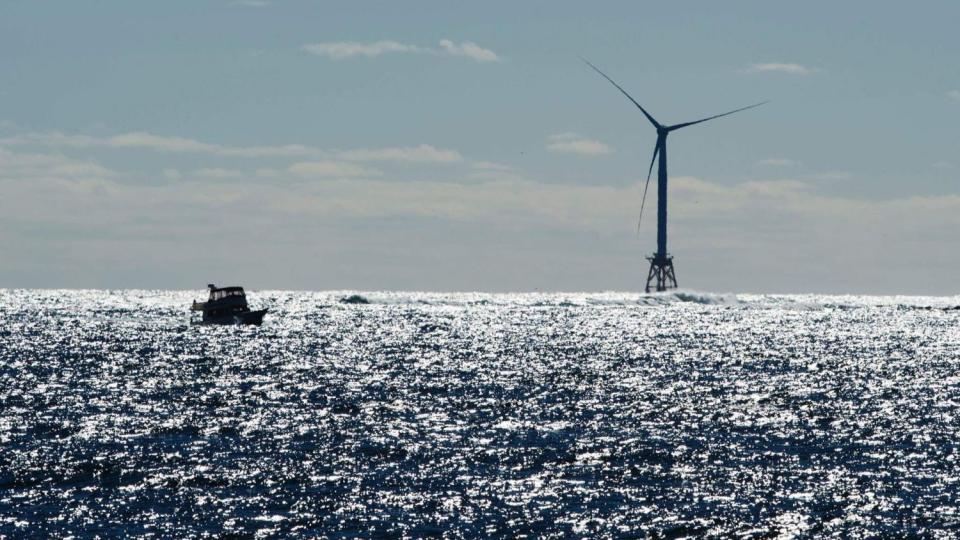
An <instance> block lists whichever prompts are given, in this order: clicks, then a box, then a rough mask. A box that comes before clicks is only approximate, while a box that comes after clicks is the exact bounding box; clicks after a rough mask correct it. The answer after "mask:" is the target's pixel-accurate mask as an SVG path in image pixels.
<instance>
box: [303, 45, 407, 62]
mask: <svg viewBox="0 0 960 540" xmlns="http://www.w3.org/2000/svg"><path fill="white" fill-rule="evenodd" d="M302 49H303V50H304V51H306V52H308V53H311V54H315V55H317V56H326V57H327V58H331V59H333V60H343V59H344V58H352V57H354V56H366V57H367V58H373V57H375V56H380V55H382V54H387V53H418V52H423V51H424V50H423V49H421V48H420V47H416V46H414V45H404V44H403V43H397V42H396V41H374V42H372V43H361V42H357V41H338V42H330V43H308V44H306V45H304V46H303V47H302Z"/></svg>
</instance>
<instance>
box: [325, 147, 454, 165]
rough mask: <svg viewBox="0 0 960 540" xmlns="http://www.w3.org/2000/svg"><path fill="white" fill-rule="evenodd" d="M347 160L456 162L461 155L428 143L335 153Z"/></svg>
mask: <svg viewBox="0 0 960 540" xmlns="http://www.w3.org/2000/svg"><path fill="white" fill-rule="evenodd" d="M337 157H339V158H340V159H346V160H349V161H409V162H414V163H456V162H459V161H462V160H463V157H462V156H461V155H460V153H459V152H457V151H456V150H442V149H440V148H435V147H433V146H430V145H429V144H421V145H420V146H414V147H409V148H379V149H373V150H367V149H360V150H346V151H342V152H338V153H337Z"/></svg>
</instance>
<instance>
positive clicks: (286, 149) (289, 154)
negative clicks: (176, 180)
mask: <svg viewBox="0 0 960 540" xmlns="http://www.w3.org/2000/svg"><path fill="white" fill-rule="evenodd" d="M29 145H40V146H47V147H51V148H58V147H65V148H117V149H145V150H153V151H157V152H169V153H182V154H205V155H211V156H220V157H239V158H284V157H286V158H304V157H307V158H334V159H341V160H346V161H399V162H412V163H457V162H460V161H462V160H463V157H462V156H461V155H460V153H459V152H457V151H456V150H448V149H442V148H437V147H435V146H431V145H429V144H421V145H418V146H412V147H388V148H372V149H365V148H361V149H354V150H328V149H323V148H317V147H312V146H307V145H302V144H287V145H278V146H226V145H222V144H214V143H207V142H203V141H198V140H195V139H189V138H185V137H171V136H163V135H155V134H152V133H147V132H142V131H140V132H132V133H122V134H119V135H113V136H109V137H93V136H90V135H67V134H64V133H60V132H52V133H31V134H27V135H18V136H14V137H7V138H5V139H0V147H3V146H29Z"/></svg>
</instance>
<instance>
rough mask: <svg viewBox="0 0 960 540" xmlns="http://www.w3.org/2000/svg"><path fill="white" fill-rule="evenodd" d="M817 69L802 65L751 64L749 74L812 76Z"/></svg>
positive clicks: (748, 68) (778, 63) (777, 63)
mask: <svg viewBox="0 0 960 540" xmlns="http://www.w3.org/2000/svg"><path fill="white" fill-rule="evenodd" d="M815 71H816V69H813V68H809V67H806V66H802V65H800V64H792V63H780V62H770V63H765V64H750V66H749V67H747V72H748V73H786V74H788V75H810V74H812V73H814V72H815Z"/></svg>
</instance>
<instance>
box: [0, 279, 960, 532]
mask: <svg viewBox="0 0 960 540" xmlns="http://www.w3.org/2000/svg"><path fill="white" fill-rule="evenodd" d="M353 293H354V291H338V292H316V293H313V292H308V293H303V292H278V291H260V292H258V291H253V292H251V293H250V294H249V296H250V302H251V307H252V308H254V309H256V308H259V307H268V308H270V313H269V314H268V315H267V318H266V321H265V323H264V325H263V326H262V327H259V328H257V327H235V326H224V327H202V326H190V325H189V322H188V321H189V317H190V312H189V311H188V307H189V304H190V302H191V300H193V299H202V298H203V296H204V293H203V292H200V291H177V292H171V291H94V290H88V291H74V290H42V291H40V290H0V537H3V538H32V537H37V538H45V537H76V538H93V537H102V538H108V537H177V538H203V537H217V538H220V537H234V538H278V537H309V538H312V537H339V538H358V537H362V538H420V537H430V536H434V537H444V538H476V537H497V538H499V537H509V538H524V537H528V538H533V537H537V538H638V537H639V538H644V537H653V538H681V537H714V538H730V537H740V538H821V537H838V538H871V537H909V536H916V537H931V538H937V537H942V538H954V537H957V536H960V504H958V503H960V501H958V498H960V497H958V494H960V451H958V450H960V449H958V445H960V328H958V321H960V311H953V310H951V309H949V308H951V307H954V306H956V305H958V304H960V298H957V297H950V298H948V297H942V298H941V297H937V298H934V297H866V296H813V295H806V296H771V295H715V294H706V293H696V292H678V293H671V294H657V295H643V294H632V293H601V294H539V293H537V294H532V293H531V294H480V293H464V294H441V293H386V292H368V293H364V292H360V293H358V294H360V295H361V296H362V297H363V298H365V299H366V300H367V301H369V303H367V304H357V303H343V302H342V301H341V299H342V298H343V297H345V296H348V295H350V294H353Z"/></svg>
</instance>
